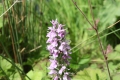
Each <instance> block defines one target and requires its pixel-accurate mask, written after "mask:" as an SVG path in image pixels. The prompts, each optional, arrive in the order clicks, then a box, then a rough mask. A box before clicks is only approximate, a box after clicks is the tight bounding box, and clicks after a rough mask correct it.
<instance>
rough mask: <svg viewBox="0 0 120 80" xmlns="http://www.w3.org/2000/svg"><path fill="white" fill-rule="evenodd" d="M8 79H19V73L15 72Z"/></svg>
mask: <svg viewBox="0 0 120 80" xmlns="http://www.w3.org/2000/svg"><path fill="white" fill-rule="evenodd" d="M10 80H21V77H20V75H19V73H15V74H13V75H11V76H10Z"/></svg>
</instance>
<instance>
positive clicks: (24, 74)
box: [0, 0, 120, 80]
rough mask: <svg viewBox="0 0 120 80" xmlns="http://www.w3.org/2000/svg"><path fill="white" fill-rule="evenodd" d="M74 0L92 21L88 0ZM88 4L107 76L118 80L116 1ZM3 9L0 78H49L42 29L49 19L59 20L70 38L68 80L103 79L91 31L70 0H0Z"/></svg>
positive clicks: (119, 13)
mask: <svg viewBox="0 0 120 80" xmlns="http://www.w3.org/2000/svg"><path fill="white" fill-rule="evenodd" d="M74 1H76V3H77V5H78V6H79V8H80V9H81V10H82V11H83V12H84V13H85V15H86V17H87V18H88V19H89V21H90V22H91V23H93V20H92V16H91V12H90V6H89V4H88V0H74ZM91 4H92V9H93V13H94V17H95V20H96V21H98V31H99V34H100V38H101V41H102V45H103V46H104V50H105V51H108V52H109V53H108V54H107V57H108V64H109V68H110V72H111V76H112V78H113V80H119V75H120V64H119V62H120V0H91ZM5 11H7V12H6V13H5V14H4V15H3V16H0V80H51V79H50V77H49V76H48V69H47V67H48V66H49V52H48V51H47V50H46V45H47V44H46V40H47V38H46V34H47V29H48V27H49V26H52V25H51V23H50V21H51V20H55V19H57V20H58V22H59V23H61V24H64V25H65V29H66V30H67V33H68V34H67V39H68V40H70V46H71V48H72V49H71V52H72V54H71V57H72V59H71V60H70V66H69V67H70V71H71V73H72V75H71V77H72V80H109V77H108V73H107V69H106V65H105V62H104V58H103V55H102V53H101V49H100V48H99V43H98V40H97V36H96V33H95V31H94V30H90V28H91V26H90V25H89V24H88V22H87V21H86V19H85V18H84V16H83V15H82V14H81V13H80V12H79V10H78V9H77V8H76V7H75V5H74V4H73V2H72V0H18V1H17V0H0V15H2V14H3V13H4V12H5ZM117 21H118V22H117ZM115 22H117V23H116V24H115V25H113V24H114V23H115ZM111 25H113V26H111ZM107 46H108V47H107Z"/></svg>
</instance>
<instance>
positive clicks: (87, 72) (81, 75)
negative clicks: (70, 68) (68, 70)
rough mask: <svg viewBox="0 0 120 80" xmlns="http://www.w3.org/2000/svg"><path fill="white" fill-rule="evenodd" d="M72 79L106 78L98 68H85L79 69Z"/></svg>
mask: <svg viewBox="0 0 120 80" xmlns="http://www.w3.org/2000/svg"><path fill="white" fill-rule="evenodd" d="M72 80H106V75H105V73H104V72H102V71H101V70H100V69H92V68H87V69H84V70H83V71H79V72H78V73H77V75H75V76H74V77H73V79H72Z"/></svg>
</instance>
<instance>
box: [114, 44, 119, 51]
mask: <svg viewBox="0 0 120 80" xmlns="http://www.w3.org/2000/svg"><path fill="white" fill-rule="evenodd" d="M115 50H116V51H118V52H120V44H119V45H117V46H116V47H115Z"/></svg>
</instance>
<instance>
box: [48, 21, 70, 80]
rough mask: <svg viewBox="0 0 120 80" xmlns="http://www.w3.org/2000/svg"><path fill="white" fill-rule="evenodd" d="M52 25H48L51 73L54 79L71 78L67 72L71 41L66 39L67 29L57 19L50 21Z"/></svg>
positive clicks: (64, 79)
mask: <svg viewBox="0 0 120 80" xmlns="http://www.w3.org/2000/svg"><path fill="white" fill-rule="evenodd" d="M50 22H51V23H52V26H51V27H48V33H47V36H46V37H48V40H47V41H46V43H47V44H48V45H47V50H48V51H49V52H50V56H51V57H50V59H49V60H50V66H49V67H48V69H49V70H50V72H49V74H50V75H51V76H52V78H53V80H59V79H60V80H62V79H63V80H70V78H69V74H67V71H68V68H67V66H68V65H69V59H70V56H69V54H70V53H71V52H70V46H69V44H68V43H69V42H68V41H67V40H66V38H65V36H66V30H65V29H64V28H63V26H65V25H62V24H59V23H58V21H57V19H56V20H52V21H50Z"/></svg>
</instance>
